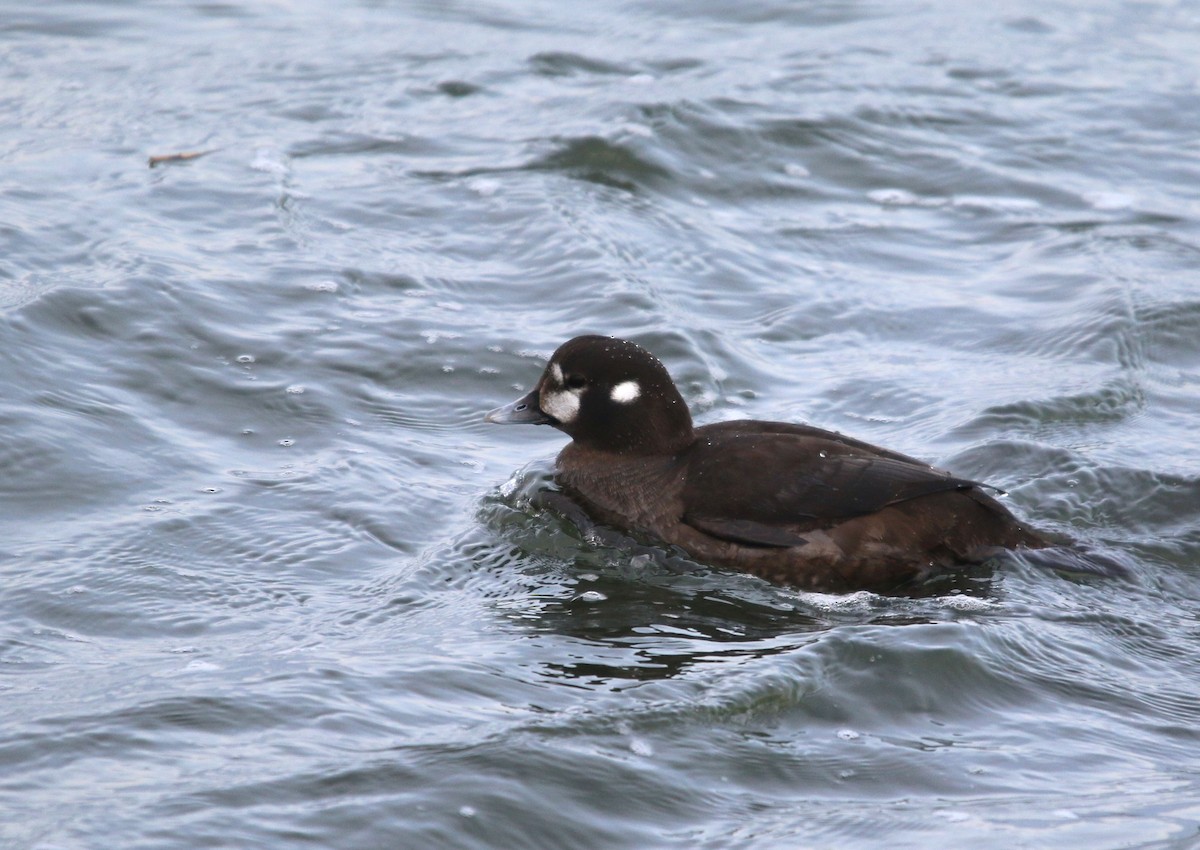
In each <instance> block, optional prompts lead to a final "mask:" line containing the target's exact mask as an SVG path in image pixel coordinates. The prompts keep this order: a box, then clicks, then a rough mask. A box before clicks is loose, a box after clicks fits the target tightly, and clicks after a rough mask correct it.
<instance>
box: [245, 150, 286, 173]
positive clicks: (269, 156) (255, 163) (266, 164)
mask: <svg viewBox="0 0 1200 850" xmlns="http://www.w3.org/2000/svg"><path fill="white" fill-rule="evenodd" d="M250 167H251V168H253V169H254V170H255V171H265V172H266V173H268V174H275V175H277V176H283V175H284V174H287V172H288V167H287V162H286V160H284V158H283V156H282V155H281V154H280V153H279V152H278V151H274V150H272V149H271V148H259V149H258V150H256V151H255V152H254V159H253V160H251V162H250Z"/></svg>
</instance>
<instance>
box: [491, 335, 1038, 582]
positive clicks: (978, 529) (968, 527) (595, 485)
mask: <svg viewBox="0 0 1200 850" xmlns="http://www.w3.org/2000/svg"><path fill="white" fill-rule="evenodd" d="M486 419H487V421H488V422H494V423H501V424H528V425H551V426H553V427H555V428H557V429H559V430H560V431H563V432H564V433H565V434H567V436H569V437H570V438H571V442H570V443H568V444H567V446H566V447H565V448H564V449H563V450H562V451H561V453H560V454H559V455H558V459H557V463H556V480H557V482H558V483H559V485H560V486H561V487H562V490H563V492H564V493H565V494H566V495H567V496H568V497H569V498H570V499H571V501H572V502H573V503H575V504H577V505H578V506H579V507H581V508H582V509H583V510H584V512H585V513H586V514H587V515H588V517H590V518H591V519H592V520H594V521H596V522H598V523H601V524H604V525H608V526H612V527H614V528H616V529H618V530H621V531H623V532H628V533H632V534H635V535H639V536H642V537H648V538H650V539H652V540H655V541H661V542H662V543H664V544H668V545H673V546H678V547H679V548H680V549H682V550H683V551H684V552H686V553H687V554H688V555H689V556H690V557H691V558H693V559H695V560H697V561H700V562H702V563H706V564H711V565H716V566H721V567H732V568H735V569H739V570H744V571H746V572H749V573H753V574H754V575H757V576H760V577H762V578H764V579H766V580H768V581H772V582H775V583H778V584H785V585H790V586H793V587H798V588H803V589H814V590H826V591H848V590H854V589H862V588H869V589H885V588H892V587H896V586H898V585H901V584H903V583H905V582H910V581H913V580H915V579H920V578H922V577H924V576H926V575H929V574H931V573H933V572H935V571H939V570H943V569H946V568H950V567H954V566H957V565H964V564H969V563H974V562H979V561H981V560H984V559H986V558H988V557H989V556H991V555H993V554H995V553H996V552H997V551H999V550H1003V549H1021V548H1030V549H1036V548H1042V547H1046V546H1050V545H1051V543H1050V541H1048V540H1047V539H1046V538H1044V537H1043V536H1042V535H1041V534H1039V533H1038V532H1037V531H1035V530H1033V529H1032V528H1030V527H1028V526H1026V525H1025V524H1024V523H1022V522H1020V521H1019V520H1017V519H1016V518H1015V517H1014V516H1013V515H1012V514H1011V513H1010V512H1009V511H1008V510H1007V509H1006V508H1005V507H1004V506H1003V505H1001V504H1000V503H999V502H998V501H996V499H995V498H993V497H992V496H991V495H989V493H988V492H987V491H988V490H992V491H995V490H996V488H993V487H990V486H989V485H986V484H982V483H980V482H977V481H972V480H969V479H966V478H959V477H957V476H954V475H952V474H950V473H949V472H945V471H943V470H940V469H936V468H934V467H932V466H930V465H929V464H926V463H923V462H921V461H919V460H916V459H915V458H911V457H908V456H906V455H903V454H900V453H898V452H893V451H890V450H888V449H884V448H880V447H878V446H873V445H871V444H869V443H865V442H863V441H861V440H855V439H853V438H850V437H846V436H843V435H842V434H838V433H835V432H832V431H825V430H822V429H820V428H814V427H811V426H808V425H798V424H791V423H786V422H766V421H757V420H739V421H735V422H717V423H714V424H711V425H702V426H699V427H696V426H693V424H692V417H691V414H690V413H689V412H688V408H687V404H686V403H685V402H684V400H683V397H682V396H681V395H680V394H679V390H678V389H676V387H675V383H674V381H672V380H671V376H670V374H668V372H667V370H666V368H665V367H664V366H663V365H662V363H660V362H659V361H658V359H657V358H655V357H654V356H653V355H652V354H650V352H648V351H646V350H645V349H644V348H642V347H640V346H638V345H636V344H634V343H632V342H628V341H626V340H622V339H615V338H612V337H605V336H591V335H589V336H578V337H575V338H574V339H572V340H570V341H569V342H566V343H564V344H563V345H562V346H561V347H559V349H558V350H557V351H555V352H554V355H553V356H552V357H551V358H550V362H549V363H548V364H547V366H546V369H545V371H544V372H543V373H542V376H541V378H540V380H538V382H537V385H536V386H535V387H534V388H533V390H532V391H530V392H529V393H528V394H527V395H526V396H524V397H523V398H520V399H518V400H517V401H514V402H513V403H512V404H509V405H506V406H504V407H501V408H498V409H496V410H493V411H492V412H491V413H489V414H487V417H486Z"/></svg>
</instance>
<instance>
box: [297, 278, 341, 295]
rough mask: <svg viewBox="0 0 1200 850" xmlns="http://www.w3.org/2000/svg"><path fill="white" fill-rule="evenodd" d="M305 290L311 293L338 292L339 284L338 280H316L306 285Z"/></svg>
mask: <svg viewBox="0 0 1200 850" xmlns="http://www.w3.org/2000/svg"><path fill="white" fill-rule="evenodd" d="M304 288H305V289H307V290H309V291H310V292H337V291H338V283H337V281H336V280H315V281H310V282H309V283H306V284H304Z"/></svg>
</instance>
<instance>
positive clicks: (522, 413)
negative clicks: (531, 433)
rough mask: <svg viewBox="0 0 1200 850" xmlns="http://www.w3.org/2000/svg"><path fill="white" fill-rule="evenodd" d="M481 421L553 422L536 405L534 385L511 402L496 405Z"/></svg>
mask: <svg viewBox="0 0 1200 850" xmlns="http://www.w3.org/2000/svg"><path fill="white" fill-rule="evenodd" d="M483 421H484V422H491V423H493V424H495V425H549V424H551V423H552V422H554V420H553V419H551V418H550V417H549V416H547V415H546V414H544V413H542V409H541V408H540V407H538V391H537V388H536V387H535V388H534V389H533V390H531V391H530V392H529V393H528V394H527V395H524V396H522V397H521V398H519V399H517V400H516V401H514V402H513V403H512V404H506V405H504V407H497V408H496V409H495V410H493V411H492V412H491V413H489V414H488V415H487V416H485V417H483Z"/></svg>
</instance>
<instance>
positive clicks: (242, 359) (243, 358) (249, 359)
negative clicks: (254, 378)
mask: <svg viewBox="0 0 1200 850" xmlns="http://www.w3.org/2000/svg"><path fill="white" fill-rule="evenodd" d="M237 362H238V363H253V362H254V355H253V354H239V355H238V357H237Z"/></svg>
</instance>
